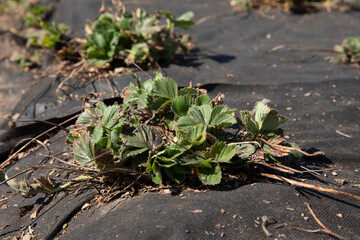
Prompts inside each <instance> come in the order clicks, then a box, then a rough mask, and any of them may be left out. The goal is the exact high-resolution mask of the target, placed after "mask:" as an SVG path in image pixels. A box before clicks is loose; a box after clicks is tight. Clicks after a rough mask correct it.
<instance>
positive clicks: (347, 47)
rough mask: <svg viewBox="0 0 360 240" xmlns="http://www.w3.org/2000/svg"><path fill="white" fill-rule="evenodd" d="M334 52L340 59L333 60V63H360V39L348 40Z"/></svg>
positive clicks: (337, 46) (336, 47)
mask: <svg viewBox="0 0 360 240" xmlns="http://www.w3.org/2000/svg"><path fill="white" fill-rule="evenodd" d="M334 50H335V51H336V52H338V53H339V56H338V57H334V58H331V59H330V61H331V62H333V63H344V64H346V63H348V64H349V63H350V64H355V63H360V38H346V39H345V40H344V41H343V43H342V44H341V45H336V46H335V48H334Z"/></svg>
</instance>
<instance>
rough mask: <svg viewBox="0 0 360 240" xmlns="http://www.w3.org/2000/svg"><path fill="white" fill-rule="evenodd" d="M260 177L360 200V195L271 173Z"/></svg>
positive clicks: (261, 174) (262, 174)
mask: <svg viewBox="0 0 360 240" xmlns="http://www.w3.org/2000/svg"><path fill="white" fill-rule="evenodd" d="M259 175H260V176H263V177H267V178H271V179H275V180H279V181H282V182H287V183H289V184H291V185H293V186H295V187H303V188H309V189H314V190H316V191H320V192H326V193H331V194H335V195H341V196H345V197H349V198H355V199H357V200H360V196H359V195H355V194H351V193H347V192H343V191H339V190H335V189H331V188H324V187H320V186H315V185H312V184H309V183H303V182H299V181H295V180H292V179H289V178H286V177H282V176H278V175H275V174H269V173H259Z"/></svg>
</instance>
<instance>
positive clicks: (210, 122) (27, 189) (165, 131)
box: [0, 73, 306, 196]
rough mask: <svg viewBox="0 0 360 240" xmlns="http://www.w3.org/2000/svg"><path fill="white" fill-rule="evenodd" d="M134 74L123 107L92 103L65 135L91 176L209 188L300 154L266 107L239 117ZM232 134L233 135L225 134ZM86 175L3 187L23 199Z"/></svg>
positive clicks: (217, 102)
mask: <svg viewBox="0 0 360 240" xmlns="http://www.w3.org/2000/svg"><path fill="white" fill-rule="evenodd" d="M132 75H133V77H134V79H135V84H130V85H129V86H128V87H126V88H125V89H124V90H123V103H122V104H121V105H119V104H117V103H115V104H113V105H110V106H107V105H105V104H104V103H103V102H98V103H97V104H96V106H94V107H88V108H86V109H85V111H84V112H83V113H81V114H80V116H79V117H78V119H77V121H76V124H75V125H74V126H73V128H72V129H71V130H70V133H69V134H68V136H67V142H68V143H69V144H71V145H72V146H73V155H74V160H75V161H76V162H77V163H78V165H79V166H80V167H83V168H86V169H91V171H93V172H95V173H96V174H99V173H103V174H106V173H108V172H111V173H114V172H116V171H119V173H122V172H126V171H131V172H135V173H138V174H142V172H146V173H147V174H148V175H149V176H151V179H152V181H153V182H154V183H156V184H161V183H163V181H164V179H166V180H170V181H172V182H174V183H181V182H183V181H184V180H186V178H187V177H191V176H192V177H197V178H198V179H199V180H200V181H201V182H202V183H203V184H205V185H215V184H219V183H220V182H221V178H222V172H223V171H227V169H228V168H230V167H233V166H236V167H237V168H246V167H248V166H249V165H251V164H261V163H263V164H267V165H271V164H276V166H277V168H278V169H279V168H281V166H282V164H287V163H290V162H296V161H297V160H299V159H300V158H301V157H302V155H303V154H306V153H305V152H303V151H301V150H300V149H298V148H297V147H296V146H295V145H294V144H291V143H285V138H283V135H282V131H281V130H280V125H281V124H282V123H285V122H286V121H288V119H287V118H286V117H284V116H282V115H280V114H279V113H278V112H277V110H275V109H273V108H271V107H270V106H269V101H268V100H262V101H260V102H257V103H256V104H255V106H254V109H253V110H251V111H247V110H245V111H239V112H238V111H237V110H236V109H231V108H229V107H228V106H226V105H223V104H222V99H219V98H215V99H210V97H209V96H208V95H207V94H206V91H205V90H204V89H199V88H192V87H186V88H180V89H179V87H178V85H177V84H176V82H175V81H174V80H173V79H171V78H166V77H163V76H162V75H161V74H160V73H155V76H154V78H153V79H149V80H147V81H145V82H142V81H141V79H140V78H139V77H137V76H136V75H135V74H132ZM234 127H236V128H237V129H238V131H237V133H236V134H234V133H232V134H231V129H233V128H234ZM287 169H288V168H287ZM287 171H288V170H287ZM86 172H87V173H86V174H85V175H83V176H80V177H78V178H75V179H74V180H72V181H71V182H69V183H67V184H65V185H63V186H60V187H55V184H53V183H52V180H51V178H50V177H40V178H37V179H35V181H34V182H33V183H30V182H28V181H27V180H23V181H21V182H17V181H16V180H11V182H8V185H9V186H10V187H11V188H13V189H15V190H17V191H18V192H20V193H22V195H23V196H34V195H35V194H36V193H38V192H45V193H51V192H57V191H60V190H62V189H65V188H66V187H69V186H70V185H72V184H76V183H77V182H78V181H81V180H84V179H89V178H91V177H92V176H91V174H90V176H89V175H88V174H89V170H86ZM1 176H2V179H0V181H6V179H7V176H6V174H5V173H4V172H2V174H1ZM117 176H121V174H120V175H117ZM93 177H94V178H96V176H93ZM113 177H114V175H112V178H113ZM114 181H119V180H118V179H117V180H114Z"/></svg>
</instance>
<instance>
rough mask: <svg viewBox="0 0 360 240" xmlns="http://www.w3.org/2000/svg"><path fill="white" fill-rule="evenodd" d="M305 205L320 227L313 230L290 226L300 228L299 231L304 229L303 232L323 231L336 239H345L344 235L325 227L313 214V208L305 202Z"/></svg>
mask: <svg viewBox="0 0 360 240" xmlns="http://www.w3.org/2000/svg"><path fill="white" fill-rule="evenodd" d="M305 205H306V207H307V209H308V210H309V212H310V214H311V216H312V217H313V218H314V219H315V221H316V222H317V223H318V224H319V225H320V226H321V227H322V229H314V230H312V229H304V228H299V227H295V226H291V228H293V229H296V230H300V231H305V232H314V233H316V232H323V233H326V234H329V235H330V236H333V237H335V238H337V239H346V238H344V237H342V236H340V235H338V234H336V233H334V232H332V231H331V230H330V229H329V228H327V227H326V226H325V225H324V224H323V223H322V222H321V221H320V219H319V218H318V217H317V216H316V215H315V213H314V211H313V210H312V209H311V207H310V204H308V203H305Z"/></svg>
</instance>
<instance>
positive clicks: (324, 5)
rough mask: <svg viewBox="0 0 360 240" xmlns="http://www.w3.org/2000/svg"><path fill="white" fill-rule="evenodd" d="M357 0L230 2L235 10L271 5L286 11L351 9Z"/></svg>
mask: <svg viewBox="0 0 360 240" xmlns="http://www.w3.org/2000/svg"><path fill="white" fill-rule="evenodd" d="M356 3H357V0H231V1H230V4H231V6H233V8H234V10H235V11H250V10H251V9H253V8H260V7H262V6H271V7H276V8H282V9H284V10H286V11H289V10H291V11H295V12H296V11H307V10H308V11H314V10H317V9H325V10H327V11H331V10H332V9H340V10H349V9H351V6H352V5H354V4H356Z"/></svg>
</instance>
